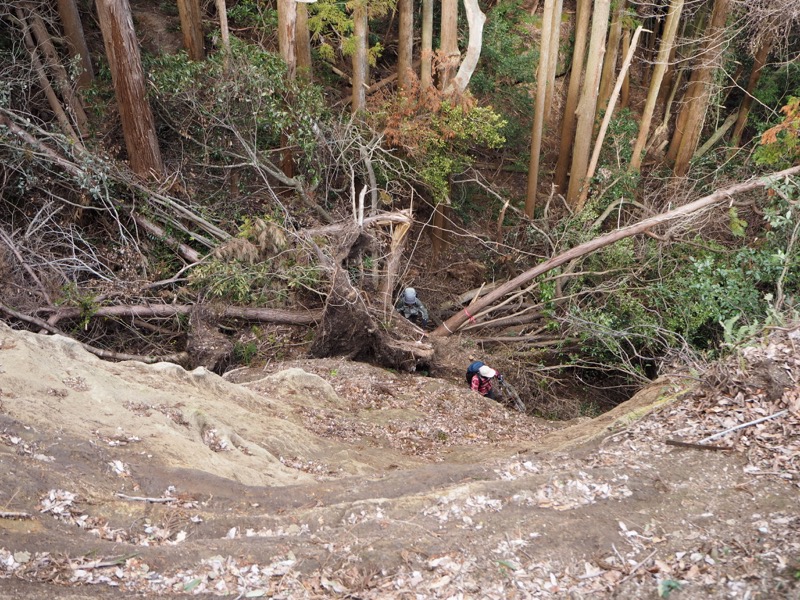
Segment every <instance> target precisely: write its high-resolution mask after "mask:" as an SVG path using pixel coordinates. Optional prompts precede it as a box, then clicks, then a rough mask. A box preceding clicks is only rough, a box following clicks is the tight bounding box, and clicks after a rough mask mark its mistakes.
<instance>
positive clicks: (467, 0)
mask: <svg viewBox="0 0 800 600" xmlns="http://www.w3.org/2000/svg"><path fill="white" fill-rule="evenodd" d="M464 11H465V12H466V15H467V25H468V26H469V42H468V43H467V51H466V53H465V54H464V60H462V61H461V66H459V67H458V73H456V75H455V77H453V78H452V79H451V80H450V83H449V84H448V85H447V87H446V88H445V89H444V92H445V94H451V93H453V92H458V93H463V92H464V91H466V89H467V86H468V85H469V80H470V79H471V78H472V74H473V73H474V72H475V68H476V67H477V66H478V60H479V59H480V57H481V48H482V47H483V25H484V23H486V15H485V14H483V13H482V12H481V8H480V6H479V5H478V0H464Z"/></svg>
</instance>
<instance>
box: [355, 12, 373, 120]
mask: <svg viewBox="0 0 800 600" xmlns="http://www.w3.org/2000/svg"><path fill="white" fill-rule="evenodd" d="M368 33H369V31H368V23H367V4H366V1H365V0H359V1H358V3H357V4H356V5H355V8H354V9H353V37H354V38H355V40H356V49H355V52H353V59H352V64H353V96H352V102H351V104H352V111H353V113H357V112H358V111H360V110H363V109H364V107H365V106H366V103H367V93H366V92H367V76H368V75H367V73H368V71H367V69H368V63H367V35H368Z"/></svg>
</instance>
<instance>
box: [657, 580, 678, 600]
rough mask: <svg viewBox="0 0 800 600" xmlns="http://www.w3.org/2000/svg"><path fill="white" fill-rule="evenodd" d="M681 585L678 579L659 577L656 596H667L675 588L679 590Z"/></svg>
mask: <svg viewBox="0 0 800 600" xmlns="http://www.w3.org/2000/svg"><path fill="white" fill-rule="evenodd" d="M682 587H683V584H681V582H680V581H676V580H675V579H661V580H660V581H659V582H658V597H659V598H669V595H670V594H671V593H672V592H674V591H675V590H680V589H681V588H682Z"/></svg>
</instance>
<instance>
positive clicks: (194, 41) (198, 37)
mask: <svg viewBox="0 0 800 600" xmlns="http://www.w3.org/2000/svg"><path fill="white" fill-rule="evenodd" d="M178 15H179V16H180V19H181V33H182V34H183V47H184V49H185V50H186V53H187V54H188V55H189V58H190V59H191V60H203V59H204V58H205V57H206V51H205V45H204V43H203V22H202V13H201V12H200V0H178Z"/></svg>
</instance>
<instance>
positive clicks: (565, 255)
mask: <svg viewBox="0 0 800 600" xmlns="http://www.w3.org/2000/svg"><path fill="white" fill-rule="evenodd" d="M795 173H800V165H797V166H794V167H791V168H789V169H785V170H783V171H779V172H777V173H772V174H770V175H766V176H763V177H759V178H757V179H753V180H750V181H745V182H743V183H737V184H736V185H732V186H730V187H727V188H724V189H721V190H717V191H716V192H714V193H713V194H710V195H708V196H704V197H703V198H700V199H699V200H695V201H694V202H690V203H689V204H686V205H684V206H681V207H679V208H676V209H674V210H671V211H668V212H665V213H662V214H660V215H656V216H654V217H650V218H648V219H644V220H643V221H640V222H638V223H634V224H633V225H629V226H627V227H623V228H622V229H618V230H616V231H612V232H610V233H607V234H605V235H602V236H600V237H598V238H595V239H593V240H590V241H588V242H585V243H583V244H579V245H578V246H575V247H574V248H571V249H570V250H567V251H566V252H562V253H561V254H559V255H557V256H554V257H553V258H551V259H549V260H546V261H544V262H543V263H540V264H539V265H537V266H536V267H534V268H533V269H530V270H528V271H526V272H525V273H522V274H521V275H518V276H517V277H515V278H514V279H512V280H511V281H509V282H507V283H506V284H504V285H502V286H500V287H498V288H497V289H495V290H494V291H493V292H491V293H489V294H487V295H486V296H485V297H484V298H482V299H481V300H479V301H478V302H476V303H475V305H474V306H473V308H472V310H471V311H469V312H470V313H471V314H472V315H474V314H477V313H478V312H480V311H481V310H482V309H484V308H486V307H488V306H491V305H492V303H493V302H495V301H497V300H499V299H500V298H502V297H503V296H505V295H506V294H507V293H508V292H510V291H512V290H515V289H517V288H519V287H520V286H522V285H524V284H526V283H528V282H529V281H531V280H532V279H535V278H536V277H538V276H539V275H541V274H543V273H547V272H548V271H551V270H552V269H555V268H556V267H560V266H561V265H563V264H565V263H568V262H569V261H571V260H573V259H575V258H579V257H581V256H586V255H587V254H591V253H592V252H596V251H597V250H600V249H601V248H605V247H606V246H610V245H611V244H613V243H615V242H618V241H619V240H622V239H625V238H628V237H631V236H634V235H638V234H640V233H645V232H646V231H648V230H649V229H652V228H653V227H656V226H657V225H662V224H664V223H668V222H670V221H673V220H675V219H677V218H680V217H685V216H687V215H690V214H692V213H695V212H698V211H700V210H702V209H705V208H709V207H712V206H714V205H715V204H719V203H722V202H724V201H727V200H729V199H730V198H731V196H734V195H735V194H741V193H743V192H748V191H751V190H755V189H759V188H763V187H766V186H767V185H769V183H770V181H774V180H776V179H781V178H785V177H789V176H790V175H794V174H795ZM469 318H470V314H467V313H466V312H465V311H463V310H462V311H460V312H458V313H457V314H455V315H453V316H452V317H450V318H449V319H448V320H447V321H445V322H444V323H442V324H441V325H440V326H439V327H437V328H436V330H435V331H433V333H432V335H433V336H441V337H446V336H448V335H450V334H452V333H454V332H455V331H457V330H458V329H459V328H460V327H461V326H462V325H463V324H464V322H465V321H467V320H468V319H469Z"/></svg>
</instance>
